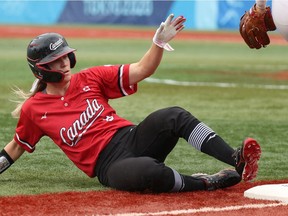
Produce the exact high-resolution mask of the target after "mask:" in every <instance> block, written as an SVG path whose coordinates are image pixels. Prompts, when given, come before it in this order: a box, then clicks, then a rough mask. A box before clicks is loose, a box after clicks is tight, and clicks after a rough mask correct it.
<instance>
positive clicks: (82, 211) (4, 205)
mask: <svg viewBox="0 0 288 216" xmlns="http://www.w3.org/2000/svg"><path fill="white" fill-rule="evenodd" d="M44 32H58V33H60V34H63V35H64V36H65V37H75V38H152V37H153V34H154V31H152V30H151V31H147V30H132V29H111V28H95V29H93V28H81V29H79V28H77V27H48V26H42V27H28V26H0V38H12V37H17V38H27V37H29V38H31V39H32V38H34V37H35V36H36V35H39V34H42V33H44ZM177 40H207V41H211V40H213V41H221V42H227V43H229V42H233V43H235V42H239V43H244V42H243V41H242V38H241V37H240V35H239V34H238V33H236V32H226V33H220V32H217V33H216V32H209V33H207V32H206V33H205V32H189V31H183V32H181V34H180V35H179V37H177ZM271 43H274V44H287V43H286V41H284V39H282V38H281V37H280V36H279V35H272V36H271ZM269 183H274V184H275V183H287V181H277V182H275V181H274V182H271V181H270V182H267V181H265V182H263V181H262V182H260V181H256V182H254V183H240V184H239V185H236V186H234V187H232V188H228V189H225V190H218V191H214V192H193V193H192V192H189V193H174V194H169V193H168V194H158V195H153V194H139V193H128V192H121V191H114V190H106V191H90V192H65V193H53V194H41V195H22V196H10V197H0V206H1V209H0V215H3V216H4V215H7V216H8V215H9V216H14V215H15V216H16V215H17V216H19V215H23V216H26V215H27V216H28V215H39V216H42V215H58V216H59V215H63V216H66V215H67V216H68V215H69V216H70V215H87V216H88V215H109V214H110V215H119V216H120V215H131V216H132V215H135V216H137V215H138V216H140V215H145V216H146V215H205V216H216V215H217V216H228V215H229V216H230V215H233V216H238V215H239V216H240V215H241V216H243V215H253V216H260V215H261V216H271V215H273V216H279V215H283V216H284V215H287V212H288V205H287V204H282V203H279V202H276V201H275V202H274V201H263V200H253V199H248V198H244V196H243V193H244V191H245V190H247V189H249V188H251V187H253V186H257V185H261V184H269Z"/></svg>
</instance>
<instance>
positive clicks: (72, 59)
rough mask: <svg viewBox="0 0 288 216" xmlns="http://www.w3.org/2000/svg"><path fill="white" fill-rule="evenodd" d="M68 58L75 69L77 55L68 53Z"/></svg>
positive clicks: (71, 66)
mask: <svg viewBox="0 0 288 216" xmlns="http://www.w3.org/2000/svg"><path fill="white" fill-rule="evenodd" d="M68 58H69V60H70V68H74V67H75V65H76V55H75V53H74V52H71V53H68Z"/></svg>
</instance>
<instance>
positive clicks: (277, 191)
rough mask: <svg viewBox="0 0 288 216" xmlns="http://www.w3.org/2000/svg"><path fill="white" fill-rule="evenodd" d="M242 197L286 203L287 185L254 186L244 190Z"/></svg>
mask: <svg viewBox="0 0 288 216" xmlns="http://www.w3.org/2000/svg"><path fill="white" fill-rule="evenodd" d="M244 197H248V198H253V199H261V200H275V201H281V202H285V203H288V183H287V184H266V185H260V186H256V187H253V188H250V189H248V190H246V191H245V192H244Z"/></svg>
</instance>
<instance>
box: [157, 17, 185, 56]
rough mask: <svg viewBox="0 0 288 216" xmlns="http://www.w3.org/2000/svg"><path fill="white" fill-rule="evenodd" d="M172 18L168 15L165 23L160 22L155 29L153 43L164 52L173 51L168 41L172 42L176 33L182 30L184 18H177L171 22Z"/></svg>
mask: <svg viewBox="0 0 288 216" xmlns="http://www.w3.org/2000/svg"><path fill="white" fill-rule="evenodd" d="M173 17H174V15H173V14H170V15H169V16H168V17H167V19H166V21H165V22H162V23H161V24H160V26H159V28H158V29H157V31H156V33H155V35H154V37H153V42H154V43H155V44H156V45H157V46H159V47H161V48H164V49H165V50H168V51H173V50H174V49H173V48H172V47H171V46H170V45H169V44H168V42H169V41H170V40H172V39H173V38H174V37H175V36H176V34H178V32H180V31H181V30H182V29H184V25H183V24H184V22H185V21H186V18H184V17H183V16H178V17H177V18H176V19H174V20H172V19H173Z"/></svg>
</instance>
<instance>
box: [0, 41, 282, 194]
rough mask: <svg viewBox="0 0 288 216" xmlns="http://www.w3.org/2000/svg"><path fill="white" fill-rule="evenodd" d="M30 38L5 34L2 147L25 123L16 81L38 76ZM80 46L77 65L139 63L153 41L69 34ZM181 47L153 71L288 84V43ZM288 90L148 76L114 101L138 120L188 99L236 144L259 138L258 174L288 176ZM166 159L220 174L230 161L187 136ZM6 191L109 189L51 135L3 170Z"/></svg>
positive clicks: (24, 83)
mask: <svg viewBox="0 0 288 216" xmlns="http://www.w3.org/2000/svg"><path fill="white" fill-rule="evenodd" d="M29 41H30V40H28V39H21V40H20V39H18V40H16V39H9V40H4V39H1V40H0V47H1V53H0V66H1V79H0V92H1V94H0V143H1V144H0V149H2V148H3V147H4V146H5V145H6V143H8V142H9V141H10V140H11V139H12V137H13V133H14V128H15V125H16V123H17V120H16V119H12V118H11V116H10V111H12V109H13V108H14V104H13V103H12V102H11V101H10V99H13V95H12V94H11V87H13V85H17V86H19V87H20V88H22V89H25V90H26V91H28V90H29V88H30V86H31V83H32V82H33V80H34V79H33V76H32V73H31V72H30V70H29V68H28V65H27V63H26V59H25V57H26V50H25V49H26V45H27V43H28V42H29ZM69 44H70V46H72V47H75V48H77V53H76V54H77V66H76V68H75V70H74V71H75V72H76V71H78V70H79V69H81V68H85V67H89V66H94V65H101V64H121V63H132V62H135V61H137V60H139V59H140V58H141V57H142V55H143V54H144V53H145V52H146V50H147V49H148V48H149V47H150V44H151V41H150V40H131V39H130V40H122V39H114V40H108V39H107V40H98V39H97V40H96V39H95V40H93V39H85V40H76V39H72V40H69ZM171 45H172V46H173V47H174V49H175V51H174V52H165V55H164V58H163V61H162V64H161V65H160V67H159V69H158V70H157V73H156V74H154V75H153V78H159V79H174V80H178V81H190V82H194V81H195V82H205V83H216V82H217V83H219V82H224V83H237V84H238V85H240V86H241V85H244V84H251V85H253V84H261V85H276V86H277V85H288V81H287V80H276V79H272V78H271V76H272V75H274V74H276V73H279V72H283V71H288V62H287V54H288V47H287V46H283V45H282V46H279V45H270V46H268V47H267V48H266V49H262V50H250V49H249V48H247V47H246V45H244V43H243V44H241V43H238V44H233V43H227V44H226V43H219V42H217V43H215V42H213V43H212V42H211V43H209V42H205V43H203V42H202V43H201V42H199V41H197V42H193V41H179V40H177V41H173V42H172V43H171ZM287 93H288V90H277V89H274V90H272V89H263V88H256V87H255V88H253V87H252V88H247V87H245V86H244V87H236V88H220V87H212V86H210V87H209V86H206V87H205V86H198V87H197V86H171V85H164V84H152V83H147V82H142V83H140V84H139V90H138V93H137V94H135V95H132V96H129V97H126V98H121V99H117V100H114V101H111V104H112V105H113V106H114V107H115V108H116V110H118V114H120V115H121V116H123V117H125V118H128V119H129V120H131V121H133V122H135V123H138V122H140V121H141V120H142V119H143V118H144V117H145V116H147V115H148V114H149V113H150V112H152V111H154V110H156V109H158V108H163V107H167V106H181V107H184V108H186V109H188V110H189V111H191V113H192V114H194V115H195V116H197V117H198V118H199V119H200V120H202V121H204V122H205V123H206V124H208V125H209V126H210V127H212V128H213V129H214V130H215V131H216V132H217V133H218V134H219V135H221V136H222V137H223V138H224V139H225V140H227V142H229V143H230V144H231V146H233V147H235V148H236V147H237V146H239V145H240V143H241V142H242V140H243V138H244V137H247V136H251V137H254V138H256V139H258V140H259V142H260V143H261V145H262V149H263V155H262V158H261V161H260V169H259V175H258V178H257V179H258V180H271V179H287V178H288V176H287V166H286V158H287V156H288V155H287V154H288V153H287V147H288V144H287V137H286V135H287V129H288V115H287V107H288V99H287ZM166 163H167V164H168V165H169V166H171V167H173V168H175V169H177V170H179V171H180V172H182V173H185V174H192V173H193V172H208V173H213V172H216V171H218V170H220V169H222V168H226V167H227V165H225V164H223V163H221V162H218V161H216V160H214V159H213V158H211V157H208V156H206V155H204V154H202V153H199V152H197V151H196V150H194V149H193V148H192V147H191V146H189V145H188V144H187V143H185V142H184V141H183V140H180V141H179V145H177V146H176V148H175V149H174V151H173V152H172V153H171V155H169V157H168V159H167V161H166ZM0 182H1V184H0V196H5V195H16V194H36V193H44V192H61V191H71V190H73V191H76V190H77V191H82V190H103V189H105V188H103V187H102V186H101V185H100V184H99V182H98V180H97V179H96V178H95V179H90V178H89V177H87V176H86V175H85V174H84V173H82V172H81V171H80V170H78V169H77V168H76V167H75V166H74V165H73V164H72V162H70V161H69V160H68V159H67V158H66V156H65V155H64V154H63V153H62V151H61V150H59V149H58V147H57V146H56V145H54V144H53V143H52V142H51V141H50V139H49V138H44V139H42V140H41V142H40V143H39V144H38V145H37V149H36V151H35V152H34V153H33V154H28V153H25V154H24V155H23V156H22V157H21V158H20V159H19V160H18V161H17V162H16V163H15V164H14V165H13V166H12V167H10V168H9V169H8V170H7V171H5V172H4V173H3V174H1V175H0Z"/></svg>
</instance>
